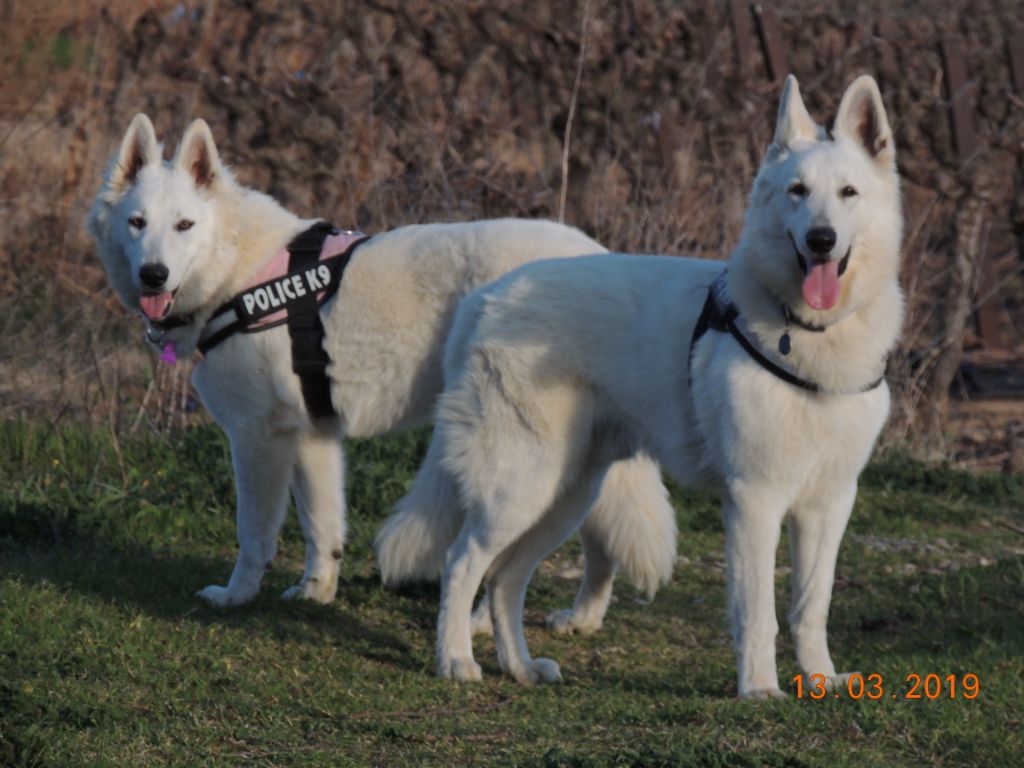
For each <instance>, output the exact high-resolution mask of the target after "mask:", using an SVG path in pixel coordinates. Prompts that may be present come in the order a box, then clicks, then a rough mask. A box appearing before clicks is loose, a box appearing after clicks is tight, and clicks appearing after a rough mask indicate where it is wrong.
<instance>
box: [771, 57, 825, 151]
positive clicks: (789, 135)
mask: <svg viewBox="0 0 1024 768" xmlns="http://www.w3.org/2000/svg"><path fill="white" fill-rule="evenodd" d="M816 138H818V124H817V123H815V122H814V120H813V119H812V118H811V116H810V114H808V112H807V107H805V106H804V100H803V98H801V96H800V84H799V83H797V81H796V78H795V77H793V75H789V76H788V77H787V78H786V83H785V85H783V86H782V98H781V99H780V100H779V116H778V118H777V119H776V121H775V138H774V139H772V146H771V150H775V151H783V150H786V149H788V148H789V147H791V146H792V145H793V142H795V141H798V140H800V139H804V140H808V141H813V140H814V139H816Z"/></svg>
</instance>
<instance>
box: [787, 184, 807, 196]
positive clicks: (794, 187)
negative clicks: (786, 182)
mask: <svg viewBox="0 0 1024 768" xmlns="http://www.w3.org/2000/svg"><path fill="white" fill-rule="evenodd" d="M808 193H809V190H808V189H807V187H805V186H804V185H803V184H801V183H800V182H799V181H797V182H795V183H793V184H791V185H790V187H789V194H791V195H794V196H796V197H807V195H808Z"/></svg>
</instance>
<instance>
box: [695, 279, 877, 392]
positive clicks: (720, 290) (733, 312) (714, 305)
mask: <svg viewBox="0 0 1024 768" xmlns="http://www.w3.org/2000/svg"><path fill="white" fill-rule="evenodd" d="M725 274H726V273H725V272H724V271H723V272H722V273H721V274H720V275H719V276H718V277H716V278H715V280H714V282H713V283H711V286H710V287H709V288H708V297H707V299H706V300H705V302H704V309H702V310H701V313H700V317H699V318H698V319H697V325H696V326H695V327H694V329H693V337H692V338H691V339H690V364H691V366H692V364H693V350H694V348H695V347H696V346H697V342H698V341H699V340H700V339H701V337H702V336H703V335H704V334H705V333H707V331H708V329H709V328H710V329H711V330H715V331H719V332H720V333H729V334H731V335H732V337H733V338H734V339H736V341H737V342H739V345H740V346H741V347H743V349H744V350H746V352H747V354H748V355H750V356H751V357H752V358H754V361H755V362H757V364H758V365H760V366H761V367H762V368H764V369H765V370H766V371H768V372H769V373H771V374H772V375H773V376H776V377H777V378H780V379H782V380H783V381H785V382H786V383H787V384H792V385H793V386H794V387H799V388H800V389H804V390H807V391H808V392H819V393H820V392H821V391H822V390H821V387H820V386H819V385H818V384H816V383H815V382H813V381H808V380H807V379H804V378H801V377H800V376H797V375H796V374H795V373H793V372H792V371H789V370H786V369H785V368H783V367H782V366H781V365H778V364H777V363H775V362H774V361H772V360H771V359H769V358H768V357H767V356H766V355H765V354H764V353H763V352H762V351H761V350H760V349H758V347H757V345H756V344H755V343H754V342H753V341H751V340H750V339H748V338H747V337H746V336H745V335H744V334H743V332H742V331H741V330H740V327H739V325H738V324H737V322H736V320H737V319H738V318H739V310H738V309H737V308H736V305H735V304H733V303H732V301H730V300H729V296H728V291H727V289H726V283H725ZM785 309H787V308H785V307H784V310H785ZM798 324H799V323H798ZM801 327H803V326H801ZM808 330H814V329H808ZM820 330H821V331H824V330H825V328H824V327H821V328H820ZM815 332H817V331H815ZM884 381H885V375H884V374H883V375H882V376H881V377H879V378H878V379H877V380H876V381H873V382H871V383H870V384H868V385H866V386H864V387H861V389H860V391H861V392H870V391H871V390H872V389H875V388H877V387H879V386H881V384H882V382H884ZM691 391H692V387H691Z"/></svg>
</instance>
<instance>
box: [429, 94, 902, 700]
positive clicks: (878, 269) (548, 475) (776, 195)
mask: <svg viewBox="0 0 1024 768" xmlns="http://www.w3.org/2000/svg"><path fill="white" fill-rule="evenodd" d="M794 181H800V182H801V183H802V184H803V185H804V189H803V190H801V191H800V192H799V193H798V192H796V191H795V190H796V189H799V188H798V187H794ZM847 186H852V187H853V188H855V190H856V191H857V194H855V195H850V194H848V193H845V192H843V190H844V189H845V187H847ZM804 192H806V194H804ZM824 225H829V226H832V227H834V228H835V230H836V233H837V237H836V240H837V244H836V247H835V249H834V250H833V251H832V253H831V254H830V255H829V256H828V258H830V259H840V258H841V257H842V256H843V255H844V253H845V249H846V247H847V246H850V247H851V248H852V250H851V257H850V262H849V268H848V270H847V271H846V272H845V274H844V275H843V276H842V277H841V293H840V295H839V300H838V302H837V304H836V305H835V306H834V307H832V308H831V309H827V310H815V309H812V308H811V307H810V306H808V304H807V303H805V302H804V299H803V296H802V293H801V288H800V286H801V281H802V279H803V277H804V272H803V271H802V267H801V265H800V263H799V260H798V258H797V254H796V253H795V252H794V243H800V244H801V246H800V247H801V249H802V248H804V247H805V246H804V243H805V235H806V233H807V231H808V229H809V228H811V227H820V226H824ZM901 236H902V216H901V212H900V195H899V183H898V177H897V174H896V169H895V153H894V148H893V141H892V133H891V131H890V129H889V124H888V122H887V118H886V114H885V109H884V107H883V105H882V101H881V96H880V94H879V91H878V87H877V85H876V84H875V82H874V81H873V80H872V79H871V78H869V77H861V78H859V79H857V80H856V81H855V82H854V83H853V84H852V85H851V86H850V87H849V88H848V90H847V91H846V92H845V94H844V96H843V98H842V101H841V104H840V107H839V112H838V116H837V119H836V121H835V128H834V140H830V139H829V138H828V136H827V134H826V133H825V131H824V130H823V129H821V128H819V127H818V126H816V125H815V124H814V122H813V121H812V120H811V118H810V117H809V116H808V114H807V111H806V109H805V108H804V105H803V102H802V101H801V98H800V94H799V90H798V87H797V83H796V80H795V79H793V78H792V77H791V78H789V79H788V80H787V82H786V86H785V90H784V93H783V96H782V103H781V107H780V111H779V117H778V124H777V128H776V133H775V139H774V141H773V144H772V146H771V147H770V148H769V151H768V153H767V155H766V158H765V162H764V164H763V166H762V168H761V169H760V171H759V173H758V175H757V178H756V180H755V182H754V186H753V191H752V193H751V195H750V199H749V205H748V211H747V215H746V219H745V225H744V229H743V234H742V237H741V240H740V243H739V244H738V246H737V248H736V250H735V252H734V253H733V254H732V256H731V258H730V261H729V262H728V272H727V280H728V286H729V289H730V291H731V294H732V297H733V300H734V302H735V304H736V306H737V307H738V309H739V311H740V314H741V316H742V317H743V318H744V320H745V322H746V328H747V330H748V332H749V333H750V335H751V336H752V337H753V338H754V339H755V340H756V341H757V342H758V344H759V345H760V347H761V348H762V349H763V350H764V351H765V353H766V354H767V355H768V356H769V357H773V358H775V359H776V360H778V361H780V362H781V361H782V358H781V357H780V355H779V353H778V352H777V351H776V349H777V345H778V343H779V339H780V337H781V336H782V334H783V333H784V332H785V331H786V325H785V322H784V316H783V313H782V306H783V305H788V306H789V307H791V308H792V309H793V310H794V312H795V313H796V314H797V315H798V316H799V317H800V318H801V319H803V320H804V321H805V322H808V323H810V322H813V323H816V324H820V325H826V326H828V328H827V330H826V331H825V332H823V333H812V332H809V331H807V330H803V329H801V328H800V327H797V326H793V327H790V328H789V329H788V330H789V333H790V335H791V337H792V351H791V353H790V354H789V356H788V358H786V361H787V362H788V364H789V365H790V366H792V367H793V368H795V369H796V372H797V373H798V374H799V375H800V376H802V377H804V378H805V379H810V380H812V381H814V382H817V383H818V384H819V385H820V386H821V387H822V389H823V393H821V394H815V393H810V392H807V391H805V390H803V389H800V388H797V387H795V386H793V385H791V384H789V383H786V382H785V381H782V380H781V379H779V378H776V377H775V376H774V375H773V374H772V373H770V372H769V371H767V370H765V369H764V368H762V367H760V366H759V365H758V363H756V362H755V361H754V360H753V359H752V358H751V356H750V355H748V353H747V352H746V351H744V350H743V348H742V347H741V346H740V345H739V344H738V342H737V341H736V340H735V339H733V338H732V337H731V336H730V335H729V334H727V333H719V332H715V331H709V332H708V333H707V334H706V335H705V336H704V337H703V338H702V339H701V340H700V341H699V343H698V344H697V345H696V348H695V350H694V355H693V360H692V366H691V365H690V364H689V355H690V349H689V347H690V339H691V336H692V333H693V329H694V325H695V323H696V320H697V317H698V314H699V313H700V311H701V308H702V306H703V304H704V300H705V297H706V295H707V289H708V286H709V284H710V283H711V282H712V281H713V280H714V278H715V277H716V276H717V275H718V274H720V273H721V271H722V266H723V265H722V264H721V263H716V262H708V261H699V260H694V259H682V258H657V257H636V256H622V255H614V254H608V255H600V256H593V257H586V258H583V259H573V260H554V261H548V262H543V263H537V264H530V265H527V266H524V267H522V268H520V269H518V270H516V271H515V272H513V273H511V274H509V275H506V276H505V277H503V278H501V279H500V280H498V281H497V282H496V283H494V284H493V285H491V286H488V287H486V288H484V289H482V290H479V291H476V292H474V293H473V294H471V295H470V296H468V297H467V298H466V299H464V300H463V302H462V303H461V304H460V307H459V310H458V313H457V315H456V319H455V324H454V327H453V330H452V335H451V337H450V340H449V344H448V347H447V352H446V359H445V376H446V389H445V392H444V394H443V395H442V397H441V399H440V401H439V406H438V415H437V425H436V427H435V432H434V444H433V445H432V446H431V449H430V454H431V457H432V460H433V461H434V462H440V463H442V464H444V465H445V466H446V467H447V468H449V469H450V470H451V471H452V472H453V473H454V474H455V475H456V477H457V478H458V482H459V486H460V490H461V493H462V495H463V500H464V502H465V509H466V510H467V513H466V515H465V519H464V521H457V522H455V523H453V525H452V528H451V531H452V533H451V535H452V538H453V540H454V541H453V544H452V545H451V547H450V549H449V551H448V554H447V562H446V566H445V572H444V576H443V581H442V596H441V605H440V615H439V619H438V641H437V657H438V659H437V660H438V673H439V675H441V676H442V677H448V678H452V679H455V680H475V679H479V677H480V667H479V666H478V665H477V663H476V662H475V661H474V659H473V652H472V646H471V642H470V625H469V616H470V608H471V603H472V599H473V595H474V593H475V592H476V590H477V587H478V585H479V584H480V583H481V581H482V580H486V584H487V587H488V592H489V594H490V597H491V611H492V618H493V622H494V629H495V638H496V642H497V650H498V660H499V663H500V666H501V668H502V669H503V670H504V671H505V672H507V673H508V674H510V675H512V676H513V677H514V678H515V679H516V680H518V681H520V682H523V683H533V682H551V681H555V680H558V679H559V678H560V672H559V668H558V665H557V664H556V663H555V662H553V661H551V660H548V659H531V658H530V656H529V653H528V651H527V647H526V641H525V637H524V635H523V629H522V610H523V599H524V594H525V591H526V586H527V582H528V580H529V578H530V576H531V574H532V573H533V571H534V569H535V567H536V565H537V563H538V561H539V560H540V559H541V558H542V557H544V556H545V554H546V553H547V552H548V551H550V550H551V549H553V548H554V547H555V546H557V545H558V544H559V543H560V542H561V541H562V540H563V539H564V538H565V536H567V535H568V534H570V533H571V532H572V531H573V529H574V528H575V526H576V525H577V524H578V521H579V520H580V519H581V516H582V514H583V511H584V510H585V509H586V508H587V506H588V503H589V502H590V500H591V499H592V498H593V496H594V494H595V493H596V489H597V488H598V487H599V484H600V482H601V480H602V478H604V477H605V476H606V473H607V472H608V467H609V465H610V463H611V462H613V461H616V460H622V459H623V458H625V457H638V456H644V455H650V456H652V457H654V458H655V459H657V460H658V461H659V462H661V463H662V466H663V467H664V468H665V469H666V471H668V472H669V473H670V474H672V475H673V476H674V477H675V478H677V479H678V480H679V481H680V482H682V483H684V484H688V485H693V484H705V485H710V486H712V487H714V488H717V489H718V490H719V491H720V492H721V494H722V497H723V517H724V521H725V529H726V553H727V561H728V581H729V590H728V591H729V614H730V618H731V624H732V630H733V635H734V641H735V647H736V651H737V654H738V661H739V693H740V695H742V696H752V697H765V696H781V695H782V693H781V691H780V689H779V683H778V676H777V673H776V662H775V638H776V634H777V631H778V625H777V621H776V615H775V599H774V563H775V552H776V547H777V544H778V540H779V536H780V531H781V526H782V522H783V520H784V518H788V521H789V532H790V543H791V548H792V556H793V597H792V602H791V607H790V612H789V619H790V628H791V630H792V633H793V637H794V640H795V643H796V652H797V658H798V661H799V664H800V667H801V669H802V670H804V672H805V673H808V674H813V673H820V674H823V675H825V676H826V677H827V678H828V680H829V682H830V683H831V684H836V683H837V682H840V681H841V680H842V679H843V676H842V675H837V673H836V669H835V666H834V665H833V663H832V659H831V657H830V655H829V651H828V646H827V643H826V632H825V625H826V618H827V614H828V607H829V602H830V599H831V590H832V583H833V577H834V572H835V563H836V557H837V553H838V550H839V544H840V540H841V538H842V534H843V531H844V529H845V526H846V522H847V519H848V517H849V515H850V511H851V508H852V506H853V501H854V497H855V495H856V489H857V477H858V475H859V473H860V471H861V469H862V468H863V467H864V464H865V463H866V462H867V460H868V457H869V455H870V453H871V450H872V447H873V444H874V442H875V439H876V437H877V435H878V433H879V431H880V429H881V427H882V425H883V423H884V421H885V419H886V416H887V413H888V409H889V390H888V387H887V386H886V385H884V384H883V385H882V386H879V387H877V388H874V389H870V390H869V391H863V392H862V391H861V390H862V388H865V387H867V386H869V385H870V384H871V383H872V382H873V381H875V380H877V379H878V377H879V376H881V375H882V372H883V368H884V365H885V357H886V354H887V353H888V351H889V350H890V349H891V348H892V347H893V345H894V343H895V341H896V339H897V336H898V333H899V329H900V326H901V322H902V306H903V303H902V295H901V292H900V289H899V286H898V283H897V274H898V267H899V249H900V240H901ZM791 237H792V239H791ZM840 249H842V250H840ZM803 255H804V257H805V258H808V257H809V256H810V255H811V254H807V253H803ZM808 260H810V259H809V258H808ZM691 381H692V387H693V388H692V392H691V390H690V382H691ZM618 509H619V508H618V507H617V508H616V511H618Z"/></svg>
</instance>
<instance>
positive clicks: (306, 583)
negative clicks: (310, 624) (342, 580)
mask: <svg viewBox="0 0 1024 768" xmlns="http://www.w3.org/2000/svg"><path fill="white" fill-rule="evenodd" d="M337 591H338V590H337V585H336V583H335V584H333V585H331V584H326V583H325V582H324V581H323V579H306V580H303V581H302V582H301V583H299V584H296V585H295V586H294V587H288V589H286V590H285V591H284V592H282V593H281V599H282V600H312V601H313V602H314V603H322V604H324V605H327V604H328V603H331V602H334V597H335V595H336V594H337Z"/></svg>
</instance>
